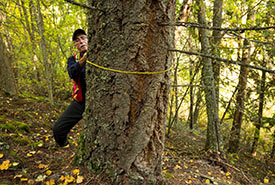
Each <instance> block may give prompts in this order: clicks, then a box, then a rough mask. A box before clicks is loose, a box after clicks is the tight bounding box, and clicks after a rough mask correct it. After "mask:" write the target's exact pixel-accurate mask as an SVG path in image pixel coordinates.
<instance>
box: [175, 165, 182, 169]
mask: <svg viewBox="0 0 275 185" xmlns="http://www.w3.org/2000/svg"><path fill="white" fill-rule="evenodd" d="M177 169H182V167H181V166H180V165H176V166H175V167H174V170H177Z"/></svg>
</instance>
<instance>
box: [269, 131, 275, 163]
mask: <svg viewBox="0 0 275 185" xmlns="http://www.w3.org/2000/svg"><path fill="white" fill-rule="evenodd" d="M272 139H273V146H272V150H271V154H270V158H271V159H275V130H274V131H273V135H272Z"/></svg>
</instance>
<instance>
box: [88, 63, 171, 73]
mask: <svg viewBox="0 0 275 185" xmlns="http://www.w3.org/2000/svg"><path fill="white" fill-rule="evenodd" d="M87 63H88V64H91V65H93V66H95V67H97V68H100V69H103V70H107V71H113V72H117V73H125V74H137V75H153V74H161V73H166V72H168V71H170V70H171V69H173V67H174V66H173V65H172V66H171V67H169V68H168V69H166V70H163V71H153V72H149V71H145V72H139V71H122V70H118V69H111V68H107V67H103V66H100V65H98V64H95V63H93V62H90V61H88V60H87Z"/></svg>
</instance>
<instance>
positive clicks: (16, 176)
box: [13, 175, 22, 179]
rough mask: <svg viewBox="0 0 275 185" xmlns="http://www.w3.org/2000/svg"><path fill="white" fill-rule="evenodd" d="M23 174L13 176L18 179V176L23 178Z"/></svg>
mask: <svg viewBox="0 0 275 185" xmlns="http://www.w3.org/2000/svg"><path fill="white" fill-rule="evenodd" d="M21 177H22V175H15V176H14V177H13V178H14V179H16V178H21Z"/></svg>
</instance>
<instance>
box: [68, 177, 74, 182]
mask: <svg viewBox="0 0 275 185" xmlns="http://www.w3.org/2000/svg"><path fill="white" fill-rule="evenodd" d="M74 180H75V178H74V177H73V176H70V178H69V179H68V180H67V182H69V183H70V182H73V181H74Z"/></svg>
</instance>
